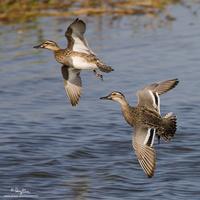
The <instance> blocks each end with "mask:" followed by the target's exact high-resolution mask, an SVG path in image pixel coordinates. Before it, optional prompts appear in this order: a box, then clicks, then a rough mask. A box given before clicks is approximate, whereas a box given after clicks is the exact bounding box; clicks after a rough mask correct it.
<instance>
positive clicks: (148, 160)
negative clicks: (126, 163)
mask: <svg viewBox="0 0 200 200" xmlns="http://www.w3.org/2000/svg"><path fill="white" fill-rule="evenodd" d="M148 133H149V131H148V128H143V127H140V128H136V129H135V134H134V136H133V140H132V144H133V148H134V149H135V153H136V156H137V158H138V161H139V164H140V166H141V167H142V169H143V170H144V172H145V173H146V175H147V176H148V177H149V178H150V177H152V176H153V175H154V170H155V167H156V152H155V149H154V148H153V145H152V146H148V145H147V144H148V143H149V142H146V143H145V141H148V139H151V140H154V138H155V137H154V136H155V131H153V132H151V133H152V134H154V136H153V137H150V135H149V134H148ZM147 137H148V138H147ZM150 144H153V141H150Z"/></svg>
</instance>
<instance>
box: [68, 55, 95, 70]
mask: <svg viewBox="0 0 200 200" xmlns="http://www.w3.org/2000/svg"><path fill="white" fill-rule="evenodd" d="M71 62H72V65H73V67H74V68H76V69H96V68H97V65H96V64H95V63H92V62H87V60H86V59H84V58H82V57H79V56H73V57H72V58H71Z"/></svg>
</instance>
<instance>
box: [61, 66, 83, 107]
mask: <svg viewBox="0 0 200 200" xmlns="http://www.w3.org/2000/svg"><path fill="white" fill-rule="evenodd" d="M61 71H62V76H63V78H64V87H65V91H66V93H67V96H68V97H69V99H70V102H71V105H72V106H76V105H77V104H78V102H79V99H80V96H81V89H82V83H81V77H80V70H77V69H74V68H70V67H68V66H66V65H63V66H62V68H61Z"/></svg>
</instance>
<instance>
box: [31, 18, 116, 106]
mask: <svg viewBox="0 0 200 200" xmlns="http://www.w3.org/2000/svg"><path fill="white" fill-rule="evenodd" d="M85 31H86V24H85V23H84V22H83V21H82V20H80V19H76V20H75V21H74V22H73V23H72V24H70V25H69V27H68V28H67V31H66V32H65V37H66V38H67V40H68V45H67V48H66V49H61V48H60V47H59V46H58V44H56V42H54V41H51V40H46V41H45V42H43V43H42V44H40V45H37V46H34V48H45V49H49V50H51V51H53V52H54V56H55V59H56V61H57V62H59V63H61V64H63V65H62V68H61V72H62V76H63V78H64V86H65V90H66V93H67V95H68V97H69V99H70V102H71V105H72V106H76V105H77V104H78V102H79V99H80V96H81V88H82V82H81V77H80V72H81V70H93V71H94V72H95V74H96V76H97V77H101V78H102V75H101V74H99V73H97V70H100V71H102V72H106V73H108V72H111V71H113V69H112V68H111V67H110V66H107V65H106V64H104V63H103V62H102V61H101V60H100V59H99V58H97V56H96V55H95V54H94V53H93V51H92V50H91V49H90V48H89V46H88V43H87V41H86V39H85V38H84V33H85Z"/></svg>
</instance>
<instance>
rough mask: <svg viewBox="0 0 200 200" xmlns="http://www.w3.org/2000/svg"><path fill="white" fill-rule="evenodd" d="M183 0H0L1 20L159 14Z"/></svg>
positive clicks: (12, 21)
mask: <svg viewBox="0 0 200 200" xmlns="http://www.w3.org/2000/svg"><path fill="white" fill-rule="evenodd" d="M180 1H181V0H62V1H60V0H41V1H38V0H0V22H2V23H3V22H4V23H15V22H25V21H30V20H34V19H36V18H37V17H40V16H79V15H102V14H108V15H135V14H148V13H152V14H156V13H157V12H159V11H160V10H163V9H164V8H165V7H166V6H167V5H169V4H173V3H178V2H180Z"/></svg>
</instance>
